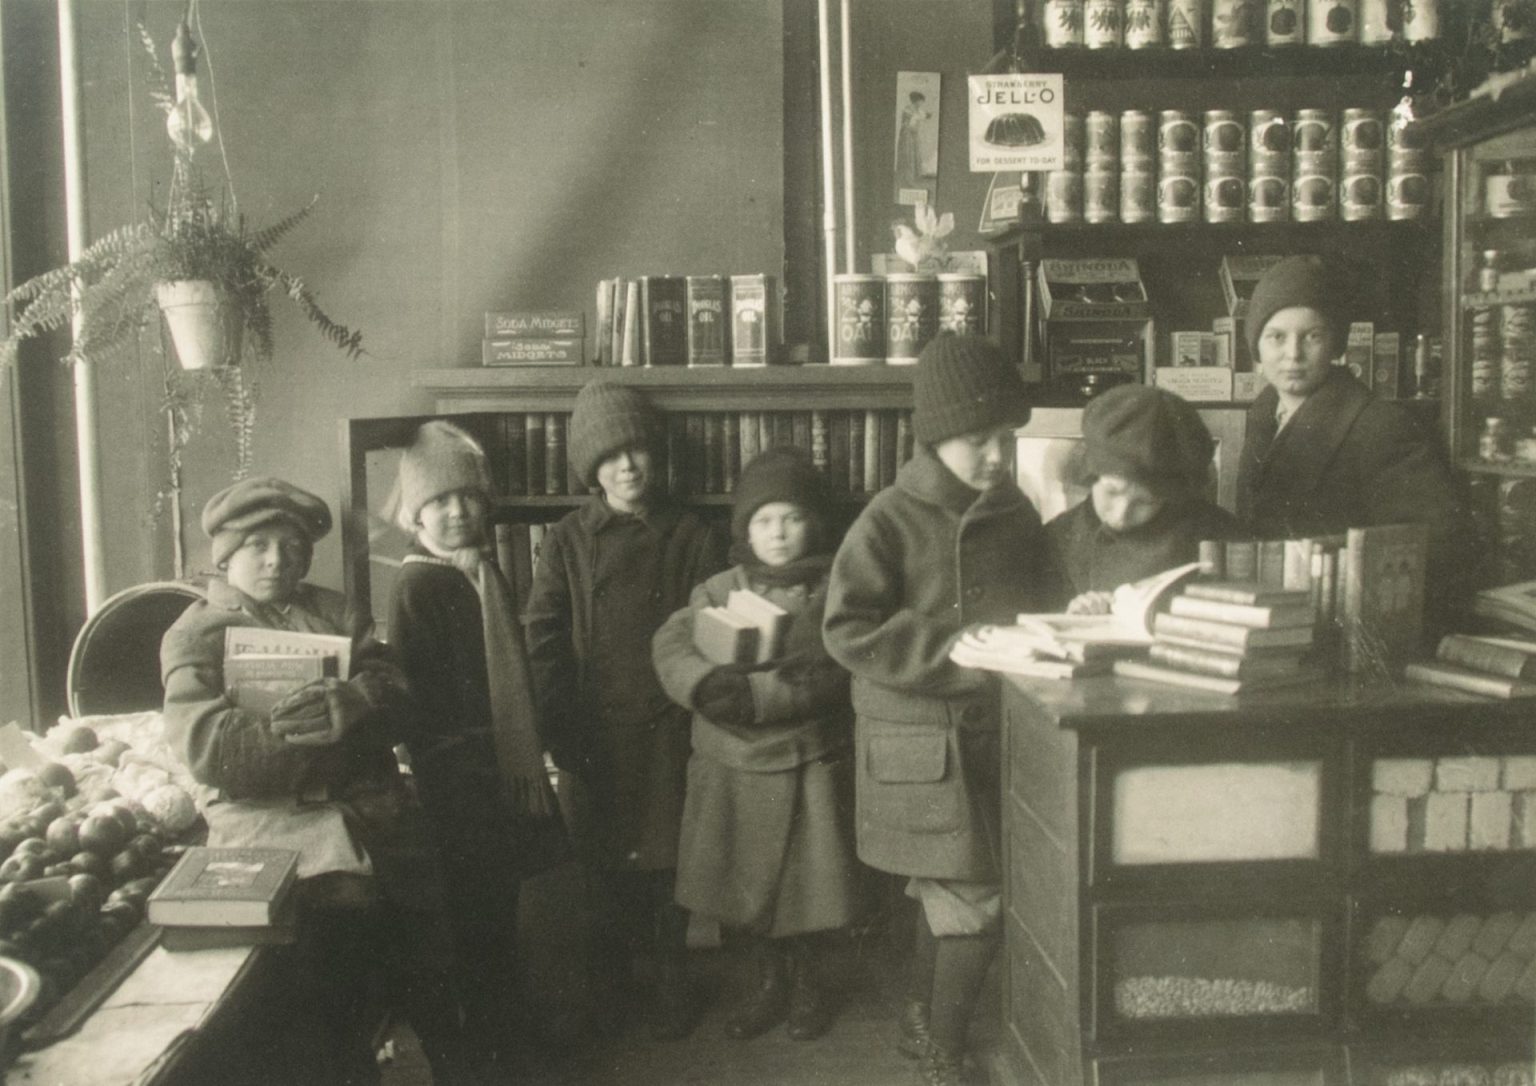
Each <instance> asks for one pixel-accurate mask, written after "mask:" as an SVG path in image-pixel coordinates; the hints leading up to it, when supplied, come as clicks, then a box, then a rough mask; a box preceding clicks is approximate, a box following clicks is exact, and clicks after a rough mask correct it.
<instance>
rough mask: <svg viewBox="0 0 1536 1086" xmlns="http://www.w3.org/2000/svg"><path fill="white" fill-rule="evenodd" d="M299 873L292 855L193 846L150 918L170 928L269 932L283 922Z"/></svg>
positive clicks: (154, 899) (157, 894) (157, 895)
mask: <svg viewBox="0 0 1536 1086" xmlns="http://www.w3.org/2000/svg"><path fill="white" fill-rule="evenodd" d="M298 870H299V854H298V853H297V852H295V851H293V850H292V849H284V848H210V847H207V846H202V845H197V846H193V847H192V848H189V849H187V851H186V852H185V853H183V854H182V857H181V859H179V860H177V861H176V864H175V866H174V867H172V868H171V870H170V871H169V872H168V873H167V874H166V876H165V878H164V879H163V880H161V882H160V885H159V886H157V887H155V889H154V891H153V892H152V893H151V894H150V895H149V899H148V901H147V902H146V903H145V910H146V915H147V916H148V918H149V921H150V923H152V924H160V925H162V926H167V927H169V926H176V925H181V926H192V927H266V926H269V925H271V924H273V923H274V922H276V921H277V920H278V919H279V918H280V915H281V909H282V907H283V905H284V903H285V902H286V900H287V898H288V896H289V895H290V894H291V893H292V892H293V884H294V881H295V880H296V879H297V877H298Z"/></svg>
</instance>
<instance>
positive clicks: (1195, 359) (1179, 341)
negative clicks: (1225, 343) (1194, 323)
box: [1167, 331, 1216, 366]
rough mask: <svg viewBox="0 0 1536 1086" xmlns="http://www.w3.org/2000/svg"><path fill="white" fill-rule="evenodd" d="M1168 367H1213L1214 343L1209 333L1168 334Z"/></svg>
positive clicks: (1214, 356)
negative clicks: (1169, 356) (1169, 355)
mask: <svg viewBox="0 0 1536 1086" xmlns="http://www.w3.org/2000/svg"><path fill="white" fill-rule="evenodd" d="M1168 346H1169V353H1170V354H1171V355H1172V357H1171V358H1170V359H1169V360H1168V363H1167V364H1168V365H1169V366H1214V365H1215V364H1216V361H1215V358H1216V350H1215V341H1214V339H1213V338H1212V336H1211V333H1209V332H1183V331H1180V332H1169V333H1168Z"/></svg>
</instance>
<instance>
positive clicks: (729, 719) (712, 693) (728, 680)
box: [693, 667, 756, 728]
mask: <svg viewBox="0 0 1536 1086" xmlns="http://www.w3.org/2000/svg"><path fill="white" fill-rule="evenodd" d="M693 707H694V708H695V709H697V710H698V711H699V712H700V713H702V714H704V717H705V719H707V720H712V721H714V722H715V723H716V724H730V725H733V726H735V727H738V728H745V727H747V726H748V725H750V724H751V723H752V722H753V719H754V718H755V716H756V713H755V710H754V708H753V704H752V684H751V683H749V682H748V681H747V677H746V676H745V675H743V674H742V673H741V672H739V671H733V670H731V669H730V668H728V667H717V668H715V669H714V670H713V671H711V672H710V673H709V674H708V675H706V676H704V678H703V679H701V680H700V681H699V685H698V686H696V687H694V690H693Z"/></svg>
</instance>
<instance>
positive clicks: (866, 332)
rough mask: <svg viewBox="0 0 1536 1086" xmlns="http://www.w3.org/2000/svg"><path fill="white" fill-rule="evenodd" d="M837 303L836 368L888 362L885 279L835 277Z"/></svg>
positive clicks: (834, 288)
mask: <svg viewBox="0 0 1536 1086" xmlns="http://www.w3.org/2000/svg"><path fill="white" fill-rule="evenodd" d="M832 288H833V296H834V298H835V300H836V303H837V342H836V345H835V346H834V348H833V352H832V362H833V364H834V365H869V364H872V363H877V362H884V361H885V278H884V276H879V275H856V274H855V275H836V276H833V277H832Z"/></svg>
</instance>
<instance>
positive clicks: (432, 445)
mask: <svg viewBox="0 0 1536 1086" xmlns="http://www.w3.org/2000/svg"><path fill="white" fill-rule="evenodd" d="M392 499H393V504H394V506H395V520H396V523H397V524H398V525H399V526H400V528H401V529H402V530H403V531H405V532H407V533H408V534H410V535H411V536H412V538H413V539H414V540H415V546H414V547H413V548H412V551H411V553H409V554H408V555H406V557H405V561H404V563H403V564H402V566H401V570H400V577H399V579H398V581H396V583H395V591H394V598H393V600H392V601H391V606H390V622H389V630H390V638H391V642H392V644H393V645H394V646H395V648H396V650H397V651H398V652H399V654H400V660H401V664H402V665H403V666H404V668H405V674H406V677H407V679H408V680H409V681H410V686H411V693H412V695H413V702H414V707H415V710H416V711H415V712H414V713H413V714H412V715H411V722H410V723H411V727H410V728H409V729H408V730H407V731H406V732H405V743H406V747H407V749H408V750H409V751H410V755H411V768H412V771H413V773H414V775H415V779H416V784H417V790H418V792H419V793H420V795H421V800H422V804H423V805H424V806H425V807H426V810H427V814H428V815H429V816H430V819H431V822H432V828H433V830H434V832H435V836H436V839H437V845H438V851H439V853H440V855H441V856H442V860H443V866H444V875H445V878H446V881H447V885H448V889H449V891H450V894H451V899H452V901H453V902H454V908H453V920H454V929H455V937H456V944H457V962H458V970H457V973H458V978H459V982H460V985H461V987H462V989H463V991H464V997H465V1026H466V1030H467V1033H468V1035H469V1039H470V1040H471V1042H472V1043H474V1044H475V1045H476V1047H477V1049H478V1053H477V1054H478V1056H479V1058H480V1060H481V1062H482V1064H484V1065H487V1066H489V1065H491V1064H492V1063H500V1064H501V1065H503V1067H504V1066H505V1065H506V1064H507V1062H508V1061H509V1060H510V1058H511V1053H512V1049H513V1040H514V1038H513V1032H514V1031H513V1025H514V1021H515V1020H516V1018H517V1000H516V995H517V986H516V976H517V970H516V965H517V955H516V950H515V940H516V933H517V923H516V918H517V898H518V884H519V882H520V880H521V879H522V878H524V877H526V876H528V875H531V874H535V873H537V871H538V870H539V868H538V867H537V866H536V864H535V861H537V862H542V863H546V864H547V863H548V862H549V860H550V854H551V845H550V842H554V843H555V844H556V845H558V844H559V843H561V840H562V837H563V831H562V828H561V825H560V822H559V816H558V813H557V810H556V806H555V796H554V792H553V791H552V790H551V788H550V786H549V779H548V776H547V775H546V773H545V770H544V756H543V749H542V745H541V742H540V739H539V734H538V727H537V721H536V719H535V716H534V707H533V684H532V678H531V676H530V673H529V667H528V655H527V650H526V648H525V646H524V643H523V629H522V625H521V623H520V622H519V621H518V617H517V609H516V606H515V604H514V602H513V599H512V592H511V589H510V588H509V587H508V585H507V583H506V581H505V579H504V578H503V576H502V574H501V571H500V570H499V569H498V568H497V567H496V563H495V562H494V560H493V559H492V556H491V554H490V553H489V551H490V543H491V535H490V521H489V512H490V504H491V479H490V469H489V467H488V466H487V464H486V459H485V453H484V452H483V451H482V450H481V448H480V446H479V445H478V444H477V443H476V442H475V440H474V439H473V438H472V437H470V436H469V435H468V434H467V433H465V432H464V431H463V430H460V429H459V428H458V427H456V426H454V425H453V424H451V423H448V422H443V421H440V420H437V421H433V422H428V423H425V424H424V425H423V426H422V427H421V428H420V429H419V430H418V431H417V433H416V438H415V441H414V442H413V443H412V445H411V446H410V448H408V449H407V450H406V451H405V455H404V456H403V457H402V458H401V461H400V473H399V477H398V479H397V481H396V486H395V492H394V494H393V495H392Z"/></svg>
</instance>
